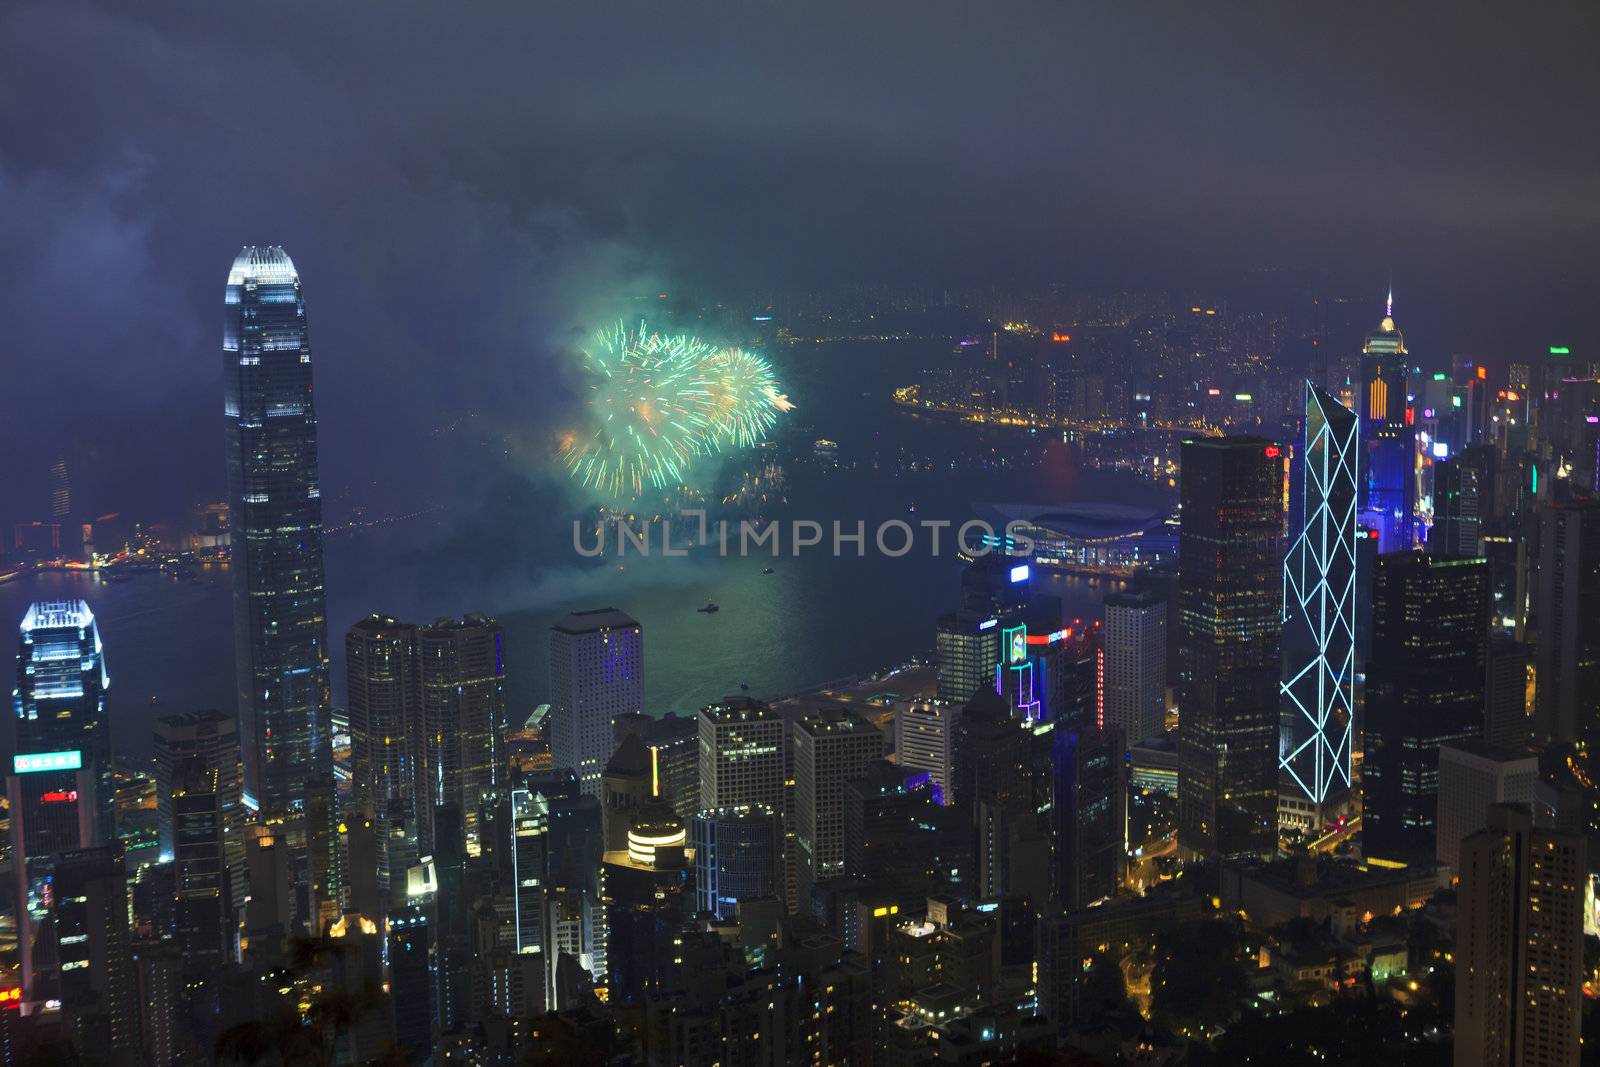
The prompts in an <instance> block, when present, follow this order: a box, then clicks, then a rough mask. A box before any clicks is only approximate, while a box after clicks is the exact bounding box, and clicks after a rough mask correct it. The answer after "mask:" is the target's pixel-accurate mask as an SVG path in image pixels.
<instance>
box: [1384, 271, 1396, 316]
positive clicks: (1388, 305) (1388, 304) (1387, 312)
mask: <svg viewBox="0 0 1600 1067" xmlns="http://www.w3.org/2000/svg"><path fill="white" fill-rule="evenodd" d="M1383 315H1384V318H1388V319H1392V318H1394V274H1393V273H1391V274H1390V275H1389V299H1388V300H1387V301H1385V302H1384V305H1383Z"/></svg>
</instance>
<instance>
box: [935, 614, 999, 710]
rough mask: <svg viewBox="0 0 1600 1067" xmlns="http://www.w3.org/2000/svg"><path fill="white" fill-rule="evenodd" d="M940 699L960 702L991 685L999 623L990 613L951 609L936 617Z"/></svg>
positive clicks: (963, 702)
mask: <svg viewBox="0 0 1600 1067" xmlns="http://www.w3.org/2000/svg"><path fill="white" fill-rule="evenodd" d="M933 640H934V658H935V660H936V661H937V664H938V668H937V670H938V690H937V696H938V698H939V699H940V700H943V701H946V702H948V703H951V704H954V705H956V706H958V707H959V706H960V705H963V704H965V703H966V702H967V701H969V700H971V699H972V695H973V694H974V693H976V692H977V691H978V690H979V689H983V688H990V689H992V688H994V665H995V664H996V663H998V662H1000V623H999V619H998V618H997V617H996V616H994V615H979V614H973V613H970V612H954V613H952V614H949V615H943V616H941V617H940V618H939V623H938V628H937V629H936V630H935V632H934V639H933Z"/></svg>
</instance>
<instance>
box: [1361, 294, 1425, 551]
mask: <svg viewBox="0 0 1600 1067" xmlns="http://www.w3.org/2000/svg"><path fill="white" fill-rule="evenodd" d="M1407 371H1408V368H1407V366H1406V344H1405V336H1404V335H1403V334H1402V333H1401V332H1400V330H1399V328H1398V327H1397V326H1395V322H1394V301H1393V299H1392V298H1391V300H1390V302H1389V305H1388V307H1387V308H1386V309H1385V313H1384V316H1383V321H1382V322H1381V323H1379V325H1378V328H1377V329H1376V330H1374V331H1373V332H1372V333H1370V334H1368V335H1367V339H1366V341H1365V343H1364V344H1363V345H1362V349H1361V392H1360V407H1359V410H1360V413H1361V450H1362V453H1363V457H1362V462H1361V463H1360V464H1359V466H1360V469H1361V470H1362V471H1364V472H1365V476H1364V477H1363V478H1361V480H1360V482H1359V483H1358V490H1359V491H1358V499H1357V507H1358V508H1360V510H1361V516H1362V523H1363V525H1366V526H1370V527H1372V528H1373V529H1376V530H1377V531H1378V546H1379V550H1380V551H1383V552H1399V551H1402V550H1404V549H1408V548H1410V547H1411V546H1412V544H1413V543H1414V539H1413V534H1414V530H1415V521H1416V430H1415V428H1414V425H1413V419H1412V418H1411V417H1410V416H1409V415H1408V409H1409V406H1410V405H1409V402H1408V394H1407V389H1406V377H1407Z"/></svg>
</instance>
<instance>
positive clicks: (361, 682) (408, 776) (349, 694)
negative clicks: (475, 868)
mask: <svg viewBox="0 0 1600 1067" xmlns="http://www.w3.org/2000/svg"><path fill="white" fill-rule="evenodd" d="M344 651H345V665H346V693H345V700H346V703H347V705H348V707H349V713H350V772H351V777H352V779H353V785H354V794H355V800H356V803H357V804H361V805H365V806H368V807H369V808H370V809H371V811H372V812H373V814H374V815H375V816H376V817H377V818H378V820H379V822H380V824H383V823H384V821H385V820H386V819H387V818H388V815H389V812H390V810H391V807H392V806H393V805H395V804H399V805H402V807H403V809H404V811H405V813H406V816H407V818H412V819H414V818H415V817H416V814H417V810H416V809H417V805H416V803H415V797H416V794H417V792H418V790H419V789H421V788H422V786H423V775H422V773H421V771H420V769H419V766H418V765H419V762H420V760H419V755H420V750H421V748H422V737H421V733H422V708H421V703H422V698H421V693H420V692H419V691H418V683H417V628H416V627H415V626H412V625H410V624H409V623H403V622H400V621H399V620H398V619H392V618H386V617H384V616H380V615H372V616H369V617H368V618H365V619H362V620H361V621H360V622H358V623H356V624H355V625H354V626H352V627H350V632H349V633H348V634H346V635H345V641H344ZM385 833H387V827H386V825H385V828H384V830H383V831H381V832H380V837H381V836H383V835H384V834H385Z"/></svg>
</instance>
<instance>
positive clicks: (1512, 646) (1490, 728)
mask: <svg viewBox="0 0 1600 1067" xmlns="http://www.w3.org/2000/svg"><path fill="white" fill-rule="evenodd" d="M1532 667H1533V649H1532V648H1530V647H1528V646H1527V645H1525V644H1523V643H1522V642H1521V641H1518V640H1517V639H1516V638H1514V637H1511V636H1508V635H1506V634H1492V635H1491V636H1490V638H1489V682H1488V694H1487V697H1486V703H1485V707H1484V713H1483V716H1484V717H1483V739H1484V740H1485V741H1487V742H1489V743H1490V744H1491V745H1494V746H1496V747H1497V748H1503V749H1506V750H1508V751H1511V752H1524V751H1526V750H1527V749H1528V747H1529V746H1530V745H1532V744H1533V684H1532V681H1531V678H1530V670H1531V668H1532Z"/></svg>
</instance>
